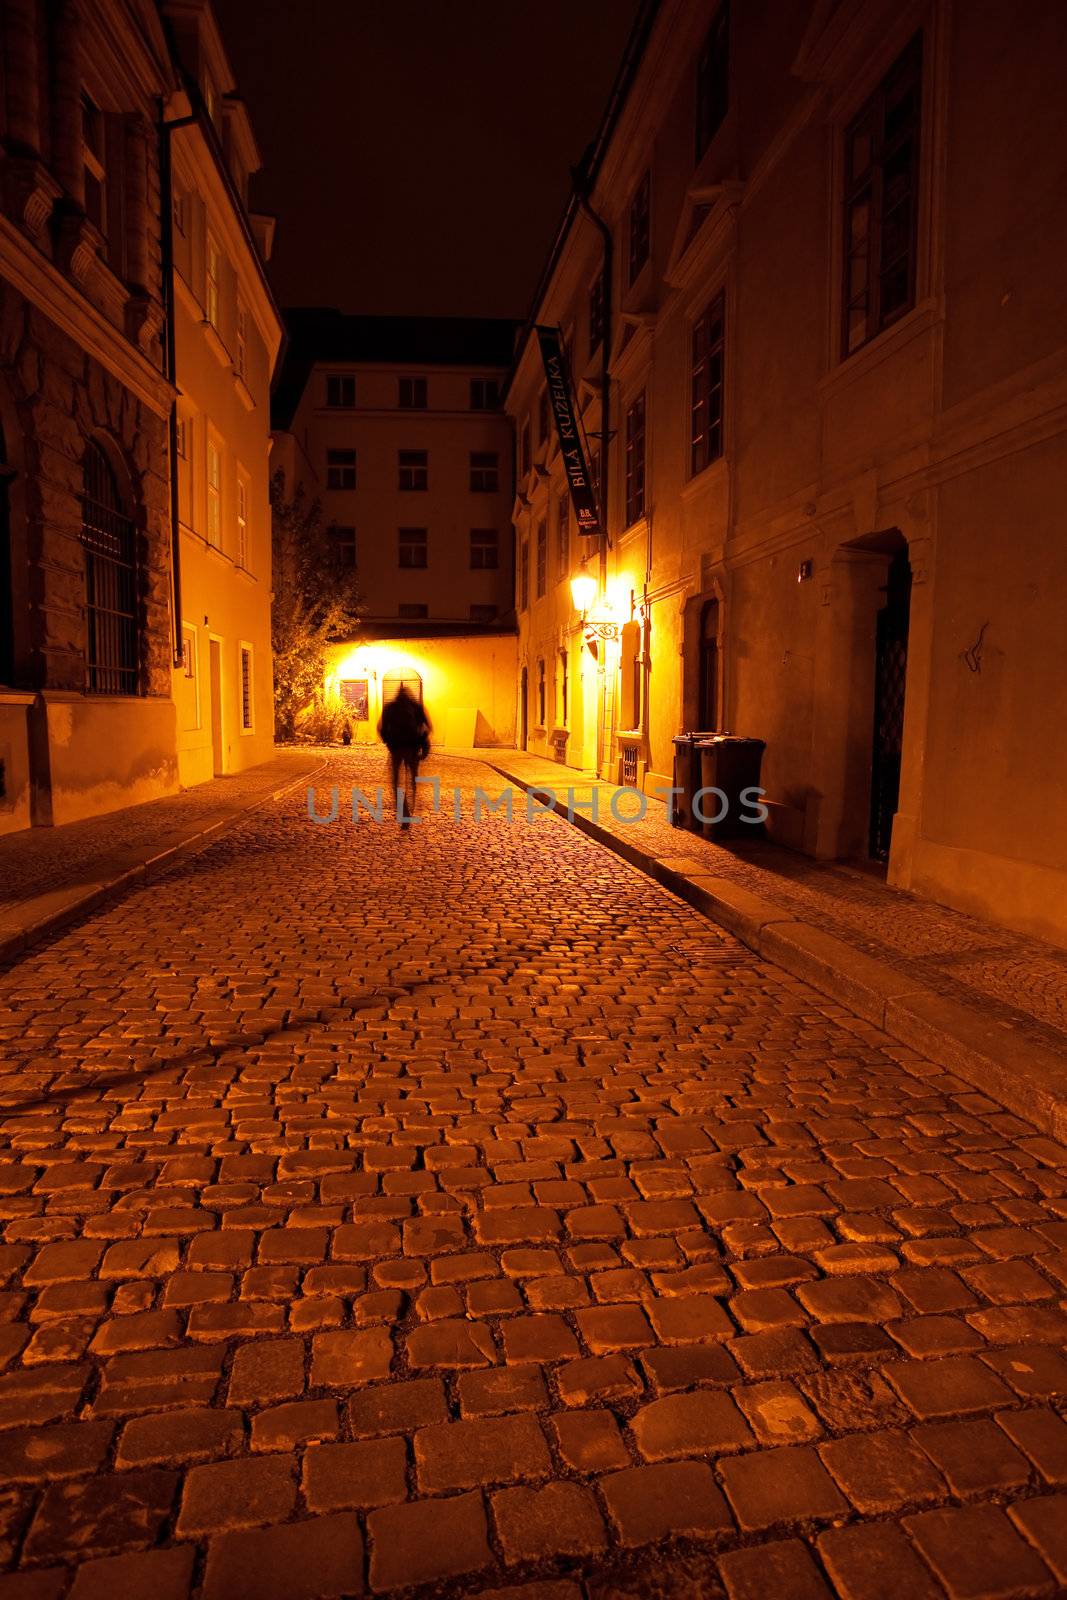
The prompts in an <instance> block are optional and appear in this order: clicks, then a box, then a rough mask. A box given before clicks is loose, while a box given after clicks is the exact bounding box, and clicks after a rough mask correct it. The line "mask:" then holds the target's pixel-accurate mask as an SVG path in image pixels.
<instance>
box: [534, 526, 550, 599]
mask: <svg viewBox="0 0 1067 1600" xmlns="http://www.w3.org/2000/svg"><path fill="white" fill-rule="evenodd" d="M547 587H548V523H547V522H546V521H545V519H544V517H542V518H541V520H540V522H539V523H538V524H537V591H536V592H537V598H538V600H540V598H541V596H542V595H543V594H544V592H545V589H546V588H547Z"/></svg>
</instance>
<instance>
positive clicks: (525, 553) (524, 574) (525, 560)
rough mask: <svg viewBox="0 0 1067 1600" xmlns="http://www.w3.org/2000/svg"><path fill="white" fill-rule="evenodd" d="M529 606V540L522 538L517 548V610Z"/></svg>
mask: <svg viewBox="0 0 1067 1600" xmlns="http://www.w3.org/2000/svg"><path fill="white" fill-rule="evenodd" d="M529 608H530V541H529V539H524V540H523V541H522V545H521V547H520V549H519V610H520V611H528V610H529Z"/></svg>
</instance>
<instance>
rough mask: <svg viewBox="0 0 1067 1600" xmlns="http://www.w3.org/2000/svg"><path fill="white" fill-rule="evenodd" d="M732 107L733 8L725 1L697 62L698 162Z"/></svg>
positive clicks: (723, 0)
mask: <svg viewBox="0 0 1067 1600" xmlns="http://www.w3.org/2000/svg"><path fill="white" fill-rule="evenodd" d="M729 104H730V7H729V0H722V4H721V5H720V7H719V10H718V13H717V15H716V17H715V21H714V22H713V23H712V25H711V28H710V31H709V32H708V36H707V38H706V39H705V40H704V46H703V49H702V50H701V52H700V55H699V56H698V58H697V109H696V159H697V160H698V161H699V160H700V158H701V156H702V155H703V154H704V152H705V150H706V149H707V148H708V145H709V144H710V143H711V141H712V139H714V137H715V135H716V134H717V133H718V131H719V129H720V127H721V126H722V122H723V118H724V117H725V116H726V111H727V108H728V106H729Z"/></svg>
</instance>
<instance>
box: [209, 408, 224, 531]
mask: <svg viewBox="0 0 1067 1600" xmlns="http://www.w3.org/2000/svg"><path fill="white" fill-rule="evenodd" d="M213 466H214V467H215V469H216V471H215V472H214V473H213V472H212V467H213ZM205 481H206V486H207V523H206V527H205V536H206V538H207V542H208V544H209V545H210V546H211V548H212V549H213V550H221V549H222V488H223V475H222V444H221V441H220V440H219V439H218V438H216V437H215V435H214V434H212V433H210V432H209V434H208V437H207V470H206V472H205Z"/></svg>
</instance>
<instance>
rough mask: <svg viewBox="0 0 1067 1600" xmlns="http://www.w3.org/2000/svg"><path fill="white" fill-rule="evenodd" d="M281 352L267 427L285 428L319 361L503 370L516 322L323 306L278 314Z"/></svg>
mask: <svg viewBox="0 0 1067 1600" xmlns="http://www.w3.org/2000/svg"><path fill="white" fill-rule="evenodd" d="M283 316H284V319H285V327H286V333H287V340H286V349H285V356H284V359H283V361H282V363H281V367H280V369H279V373H278V379H277V383H276V384H275V389H274V401H273V408H272V409H273V426H274V427H275V428H288V427H289V425H290V424H291V422H292V420H293V414H294V412H295V411H296V408H297V406H298V405H299V403H300V397H301V395H302V394H303V392H304V388H305V385H306V384H307V381H308V378H309V377H310V375H311V371H312V368H313V367H315V366H316V365H318V364H319V363H329V362H367V363H374V364H385V365H389V366H392V365H394V364H396V365H405V366H426V367H480V368H486V367H489V368H497V369H499V370H504V371H506V370H507V368H508V367H510V365H511V361H512V356H513V354H514V350H515V338H516V334H517V333H518V330H519V328H520V327H521V323H520V322H519V321H517V320H516V319H514V318H504V317H358V316H349V315H347V314H346V313H344V312H342V311H337V310H335V309H333V308H332V307H329V306H293V307H290V308H289V309H288V310H287V311H285V312H284V313H283Z"/></svg>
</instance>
